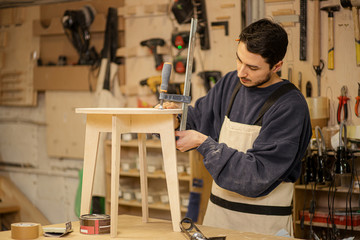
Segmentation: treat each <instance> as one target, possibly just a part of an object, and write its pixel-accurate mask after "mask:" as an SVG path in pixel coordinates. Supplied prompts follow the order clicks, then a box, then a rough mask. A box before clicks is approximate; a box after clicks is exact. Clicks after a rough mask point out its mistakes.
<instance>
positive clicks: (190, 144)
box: [175, 130, 208, 152]
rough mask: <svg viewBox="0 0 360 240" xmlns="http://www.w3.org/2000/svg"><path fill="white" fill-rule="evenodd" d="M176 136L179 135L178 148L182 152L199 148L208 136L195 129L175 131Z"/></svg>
mask: <svg viewBox="0 0 360 240" xmlns="http://www.w3.org/2000/svg"><path fill="white" fill-rule="evenodd" d="M175 136H176V137H178V140H176V148H177V149H178V150H179V151H181V152H186V151H188V150H190V149H194V148H197V147H198V146H200V145H201V144H202V143H203V142H204V141H205V140H206V139H207V138H208V136H206V135H204V134H202V133H200V132H197V131H195V130H185V131H175Z"/></svg>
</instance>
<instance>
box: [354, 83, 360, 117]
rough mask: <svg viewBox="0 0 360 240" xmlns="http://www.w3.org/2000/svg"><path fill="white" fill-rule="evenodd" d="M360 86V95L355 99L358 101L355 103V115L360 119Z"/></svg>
mask: <svg viewBox="0 0 360 240" xmlns="http://www.w3.org/2000/svg"><path fill="white" fill-rule="evenodd" d="M358 84H359V87H358V95H357V97H355V99H356V103H355V115H356V116H357V117H360V115H359V102H360V83H358Z"/></svg>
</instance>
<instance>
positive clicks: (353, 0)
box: [340, 0, 360, 66]
mask: <svg viewBox="0 0 360 240" xmlns="http://www.w3.org/2000/svg"><path fill="white" fill-rule="evenodd" d="M340 3H341V6H342V7H343V8H349V9H351V11H352V17H353V21H354V35H355V51H356V65H357V66H360V29H359V25H360V23H359V8H360V0H341V1H340Z"/></svg>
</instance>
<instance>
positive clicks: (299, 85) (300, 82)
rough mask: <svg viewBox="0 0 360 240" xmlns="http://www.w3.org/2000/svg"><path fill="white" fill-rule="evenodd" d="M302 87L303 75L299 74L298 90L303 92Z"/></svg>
mask: <svg viewBox="0 0 360 240" xmlns="http://www.w3.org/2000/svg"><path fill="white" fill-rule="evenodd" d="M301 85H302V73H301V72H299V75H298V88H299V90H300V92H301Z"/></svg>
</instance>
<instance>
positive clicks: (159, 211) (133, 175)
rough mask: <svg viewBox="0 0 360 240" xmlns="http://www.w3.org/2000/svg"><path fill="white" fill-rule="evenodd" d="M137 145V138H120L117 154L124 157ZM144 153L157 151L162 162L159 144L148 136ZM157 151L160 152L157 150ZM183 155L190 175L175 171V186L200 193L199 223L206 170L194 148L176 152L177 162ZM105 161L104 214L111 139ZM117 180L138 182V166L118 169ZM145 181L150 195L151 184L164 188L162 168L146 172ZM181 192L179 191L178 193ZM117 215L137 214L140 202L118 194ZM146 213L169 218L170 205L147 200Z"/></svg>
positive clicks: (207, 179) (207, 180)
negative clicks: (146, 177) (194, 180)
mask: <svg viewBox="0 0 360 240" xmlns="http://www.w3.org/2000/svg"><path fill="white" fill-rule="evenodd" d="M137 147H138V145H137V140H130V141H122V144H121V148H122V149H121V156H122V157H124V158H126V155H127V154H128V153H129V152H131V151H134V152H137V151H138V149H137ZM146 148H147V153H148V154H149V153H150V154H153V153H155V154H158V157H159V159H161V161H162V156H161V143H160V140H154V139H148V140H147V141H146ZM159 150H160V151H159ZM184 157H185V158H187V159H188V161H189V167H190V174H188V173H187V172H180V173H178V174H179V175H178V177H179V186H180V189H181V188H182V187H183V188H185V189H186V192H185V195H187V196H189V194H190V192H191V191H193V192H199V193H200V194H201V202H200V205H199V218H198V222H199V223H201V222H202V220H203V217H204V214H205V210H206V207H207V201H208V197H209V195H210V188H211V176H210V175H209V174H208V172H207V171H206V169H205V167H204V165H203V163H202V160H201V156H200V154H199V153H197V152H196V151H191V152H188V153H182V152H178V162H179V158H184ZM105 161H106V183H107V184H106V186H107V189H106V206H105V209H106V213H107V214H108V213H109V212H110V200H109V199H110V179H111V171H110V169H111V166H110V164H111V141H106V143H105ZM194 178H196V179H197V180H198V179H201V180H202V182H203V186H202V187H194V186H193V179H194ZM120 179H121V180H123V179H125V180H126V181H130V182H131V183H135V184H136V183H138V182H139V181H140V174H139V171H138V169H130V170H127V171H124V170H122V169H121V170H120ZM148 182H149V194H151V187H152V185H154V184H155V185H157V186H160V185H162V184H164V189H166V187H165V173H164V172H163V171H162V170H157V171H154V172H149V173H148ZM120 188H121V184H120ZM183 194H184V193H183ZM180 195H181V194H180ZM187 210H188V209H187V206H184V205H182V206H181V213H182V216H183V217H184V216H185V215H186V212H187ZM119 214H131V215H137V216H141V202H140V201H138V200H135V199H130V200H125V199H123V198H121V197H119ZM149 214H150V217H153V218H161V219H167V220H170V219H171V218H170V217H171V216H170V207H169V204H167V203H162V202H161V201H157V202H153V203H149Z"/></svg>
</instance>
